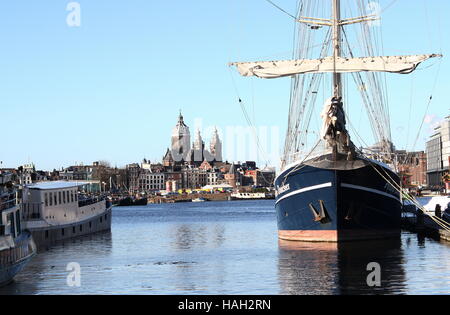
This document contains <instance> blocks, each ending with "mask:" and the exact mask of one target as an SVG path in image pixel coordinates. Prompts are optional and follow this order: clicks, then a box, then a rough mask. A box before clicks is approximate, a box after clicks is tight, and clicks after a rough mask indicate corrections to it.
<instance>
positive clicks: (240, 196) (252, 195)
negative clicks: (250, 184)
mask: <svg viewBox="0 0 450 315" xmlns="http://www.w3.org/2000/svg"><path fill="white" fill-rule="evenodd" d="M266 197H267V196H266V193H245V192H244V193H233V194H231V199H234V200H237V199H244V200H254V199H266Z"/></svg>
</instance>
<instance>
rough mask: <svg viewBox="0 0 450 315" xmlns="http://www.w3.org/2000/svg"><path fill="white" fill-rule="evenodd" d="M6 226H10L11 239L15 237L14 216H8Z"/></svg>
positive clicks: (11, 214)
mask: <svg viewBox="0 0 450 315" xmlns="http://www.w3.org/2000/svg"><path fill="white" fill-rule="evenodd" d="M8 224H10V234H11V235H12V237H16V225H15V224H14V214H13V213H10V214H8Z"/></svg>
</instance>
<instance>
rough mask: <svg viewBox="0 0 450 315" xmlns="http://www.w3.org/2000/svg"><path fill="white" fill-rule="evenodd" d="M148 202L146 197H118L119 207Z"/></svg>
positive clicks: (144, 204)
mask: <svg viewBox="0 0 450 315" xmlns="http://www.w3.org/2000/svg"><path fill="white" fill-rule="evenodd" d="M147 204H148V199H147V197H144V198H136V199H135V198H132V197H125V198H123V199H120V201H119V204H118V205H119V207H131V206H146V205H147Z"/></svg>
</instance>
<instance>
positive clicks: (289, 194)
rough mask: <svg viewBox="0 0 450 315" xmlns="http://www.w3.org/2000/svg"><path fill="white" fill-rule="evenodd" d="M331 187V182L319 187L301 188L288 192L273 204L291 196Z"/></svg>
mask: <svg viewBox="0 0 450 315" xmlns="http://www.w3.org/2000/svg"><path fill="white" fill-rule="evenodd" d="M332 186H333V183H332V182H329V183H326V184H321V185H316V186H310V187H305V188H302V189H298V190H295V191H293V192H290V193H288V194H286V195H284V196H283V197H280V198H279V199H278V200H277V201H276V202H275V204H277V203H279V202H280V201H281V200H283V199H286V198H289V197H292V196H294V195H298V194H301V193H304V192H307V191H311V190H317V189H322V188H326V187H332Z"/></svg>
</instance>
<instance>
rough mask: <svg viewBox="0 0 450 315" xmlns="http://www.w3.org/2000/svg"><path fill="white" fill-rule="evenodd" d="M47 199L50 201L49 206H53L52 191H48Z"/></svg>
mask: <svg viewBox="0 0 450 315" xmlns="http://www.w3.org/2000/svg"><path fill="white" fill-rule="evenodd" d="M48 199H49V201H50V202H49V205H50V206H53V193H49V194H48Z"/></svg>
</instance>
